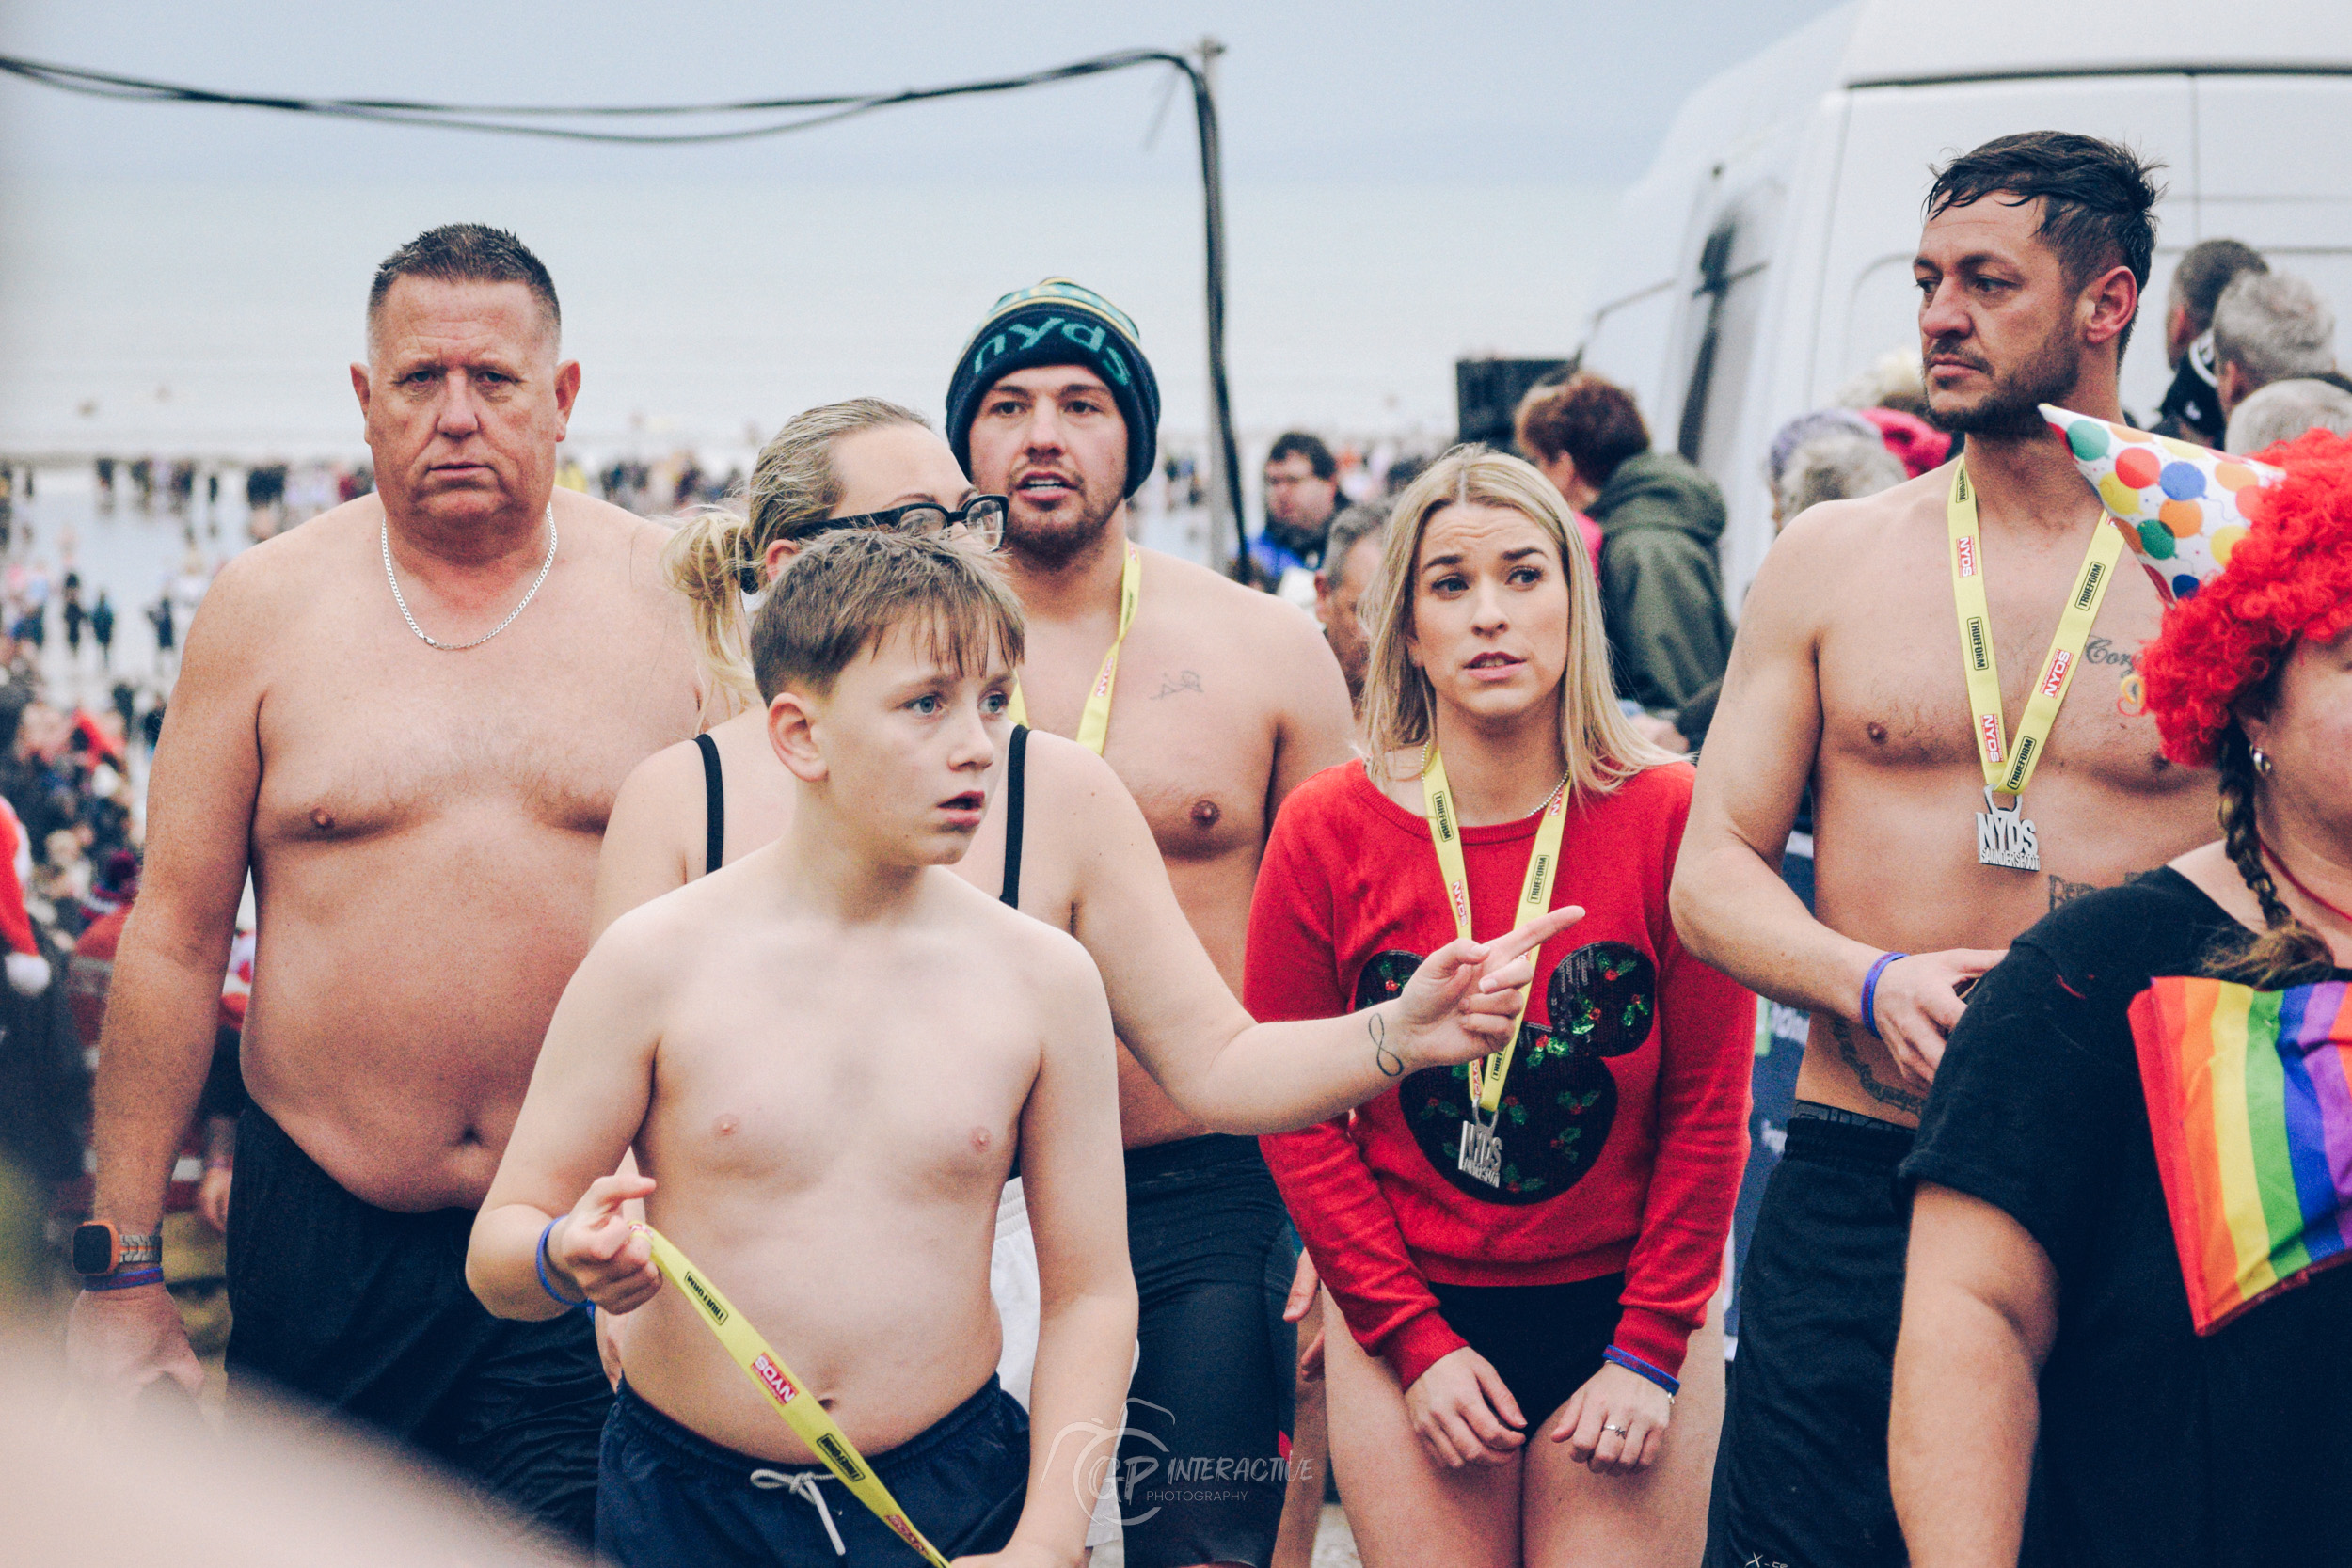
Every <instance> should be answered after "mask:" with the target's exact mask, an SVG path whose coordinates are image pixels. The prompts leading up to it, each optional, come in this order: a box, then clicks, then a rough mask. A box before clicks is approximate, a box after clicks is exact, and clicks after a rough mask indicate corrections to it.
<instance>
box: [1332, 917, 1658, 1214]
mask: <svg viewBox="0 0 2352 1568" xmlns="http://www.w3.org/2000/svg"><path fill="white" fill-rule="evenodd" d="M1421 961H1422V955H1420V954H1417V953H1406V952H1399V951H1396V950H1394V949H1391V950H1389V951H1386V952H1382V953H1379V954H1376V955H1375V956H1374V957H1373V958H1372V959H1371V961H1369V962H1368V963H1366V964H1365V965H1364V968H1363V973H1362V974H1360V975H1359V976H1358V978H1357V982H1356V1006H1359V1007H1369V1006H1372V1005H1373V1004H1375V1003H1377V1002H1386V1001H1388V1000H1389V999H1390V998H1391V997H1393V996H1395V995H1396V994H1397V993H1398V992H1400V991H1402V990H1404V989H1405V982H1406V980H1407V979H1409V978H1410V977H1411V975H1412V973H1413V971H1414V970H1415V969H1416V968H1418V967H1420V964H1421ZM1545 1002H1546V1015H1547V1016H1548V1017H1549V1019H1550V1020H1551V1022H1550V1023H1549V1025H1544V1024H1538V1023H1536V1022H1534V1021H1533V1020H1532V1019H1530V1020H1528V1021H1526V1022H1522V1023H1521V1024H1520V1025H1519V1041H1518V1053H1517V1054H1516V1056H1515V1057H1514V1059H1513V1061H1512V1064H1511V1076H1510V1078H1509V1079H1508V1080H1507V1081H1506V1082H1505V1084H1504V1085H1503V1092H1502V1108H1501V1109H1500V1110H1499V1111H1498V1112H1497V1113H1496V1120H1495V1131H1496V1135H1497V1136H1498V1137H1499V1138H1501V1140H1502V1185H1501V1186H1499V1187H1490V1186H1487V1185H1486V1183H1485V1182H1483V1181H1480V1180H1476V1179H1474V1178H1472V1177H1470V1176H1468V1175H1465V1174H1464V1173H1463V1172H1462V1170H1461V1169H1460V1165H1459V1161H1458V1158H1457V1157H1458V1155H1459V1153H1460V1147H1459V1143H1458V1140H1459V1139H1460V1137H1461V1130H1462V1123H1463V1121H1464V1120H1466V1119H1467V1118H1468V1117H1469V1116H1470V1069H1468V1068H1467V1067H1450V1068H1425V1069H1422V1070H1421V1071H1419V1072H1416V1073H1413V1074H1412V1075H1411V1076H1409V1077H1407V1078H1406V1080H1405V1081H1404V1082H1403V1083H1401V1084H1399V1085H1397V1091H1396V1092H1397V1103H1398V1107H1399V1109H1400V1110H1402V1111H1403V1113H1404V1116H1405V1125H1406V1129H1407V1130H1408V1131H1409V1132H1411V1133H1412V1136H1413V1142H1414V1143H1415V1144H1417V1145H1418V1146H1419V1147H1420V1148H1421V1151H1422V1155H1423V1157H1425V1158H1426V1159H1427V1160H1428V1161H1429V1164H1430V1165H1431V1166H1432V1167H1433V1168H1434V1169H1435V1170H1436V1171H1437V1172H1438V1175H1440V1176H1442V1177H1444V1178H1445V1179H1446V1180H1447V1181H1449V1182H1451V1183H1452V1184H1453V1185H1454V1188H1455V1189H1456V1190H1458V1191H1460V1192H1464V1193H1467V1194H1469V1195H1470V1196H1472V1197H1475V1198H1478V1199H1480V1200H1482V1201H1484V1202H1487V1203H1502V1204H1529V1203H1541V1202H1543V1201H1545V1200H1546V1199H1548V1198H1553V1197H1557V1196H1560V1195H1561V1194H1562V1193H1564V1192H1566V1191H1567V1190H1568V1189H1569V1188H1570V1187H1573V1186H1575V1185H1576V1184H1577V1182H1579V1181H1580V1180H1583V1177H1584V1173H1585V1172H1586V1171H1588V1170H1590V1169H1592V1168H1593V1165H1594V1164H1595V1163H1596V1162H1597V1161H1598V1160H1599V1158H1600V1151H1601V1148H1602V1146H1603V1145H1605V1144H1606V1143H1607V1142H1608V1141H1609V1132H1610V1128H1611V1127H1612V1126H1613V1124H1614V1123H1615V1121H1616V1117H1617V1081H1616V1079H1615V1078H1614V1077H1613V1076H1612V1075H1611V1073H1610V1071H1609V1069H1608V1068H1607V1066H1605V1065H1604V1064H1603V1061H1602V1058H1603V1057H1607V1056H1623V1055H1625V1054H1627V1053H1629V1052H1632V1051H1637V1050H1639V1049H1640V1048H1641V1047H1642V1045H1643V1043H1644V1042H1645V1041H1646V1040H1647V1039H1648V1038H1649V1037H1650V1033H1651V1030H1652V1029H1653V1027H1654V1026H1655V1025H1656V1022H1657V1016H1658V971H1657V968H1656V966H1655V965H1653V964H1652V963H1651V962H1650V960H1649V958H1647V957H1646V956H1645V955H1644V954H1643V953H1642V951H1641V950H1640V949H1639V948H1635V947H1630V946H1628V945H1627V944H1626V943H1624V942H1594V943H1592V944H1591V945H1589V946H1585V947H1580V948H1578V949H1577V950H1576V951H1575V952H1573V953H1571V954H1569V955H1568V956H1567V957H1566V958H1562V959H1561V960H1560V962H1559V963H1558V964H1556V965H1555V966H1553V968H1552V971H1551V979H1550V982H1549V985H1548V986H1547V987H1546V988H1545Z"/></svg>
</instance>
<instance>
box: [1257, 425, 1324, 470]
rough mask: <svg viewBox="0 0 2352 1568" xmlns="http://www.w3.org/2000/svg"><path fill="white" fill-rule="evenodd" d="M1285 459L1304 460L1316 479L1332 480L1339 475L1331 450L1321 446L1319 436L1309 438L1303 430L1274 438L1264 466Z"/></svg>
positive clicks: (1270, 465)
mask: <svg viewBox="0 0 2352 1568" xmlns="http://www.w3.org/2000/svg"><path fill="white" fill-rule="evenodd" d="M1286 457H1303V458H1305V459H1306V460H1307V465H1308V467H1311V468H1313V469H1314V471H1315V477H1316V478H1317V479H1334V478H1337V477H1338V475H1339V471H1340V463H1339V459H1338V458H1336V457H1333V456H1332V455H1331V449H1330V448H1329V447H1327V446H1325V445H1324V444H1323V438H1322V437H1321V436H1310V435H1308V434H1307V433H1306V432H1305V431H1303V430H1293V431H1286V432H1284V433H1283V434H1282V435H1280V436H1276V437H1275V438H1274V446H1273V448H1272V449H1271V450H1270V451H1267V453H1266V454H1265V466H1266V467H1269V468H1271V467H1274V465H1276V464H1277V463H1279V462H1281V461H1282V460H1283V459H1284V458H1286Z"/></svg>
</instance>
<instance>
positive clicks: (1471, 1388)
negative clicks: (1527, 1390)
mask: <svg viewBox="0 0 2352 1568" xmlns="http://www.w3.org/2000/svg"><path fill="white" fill-rule="evenodd" d="M1405 1413H1406V1416H1408V1417H1410V1418H1412V1422H1413V1431H1414V1433H1416V1434H1417V1435H1419V1437H1420V1438H1421V1446H1422V1448H1423V1449H1427V1450H1428V1452H1429V1457H1430V1458H1431V1459H1434V1460H1436V1461H1437V1462H1438V1464H1440V1465H1444V1466H1445V1467H1446V1468H1447V1469H1449V1470H1458V1469H1460V1468H1461V1467H1462V1466H1463V1465H1505V1464H1508V1463H1510V1460H1511V1456H1512V1455H1513V1454H1515V1453H1517V1452H1518V1450H1519V1445H1520V1444H1522V1443H1524V1442H1526V1441H1527V1433H1524V1432H1521V1431H1519V1430H1518V1429H1519V1428H1521V1427H1524V1426H1525V1425H1527V1418H1526V1417H1524V1416H1522V1415H1520V1414H1519V1405H1518V1401H1517V1400H1515V1399H1513V1398H1512V1397H1511V1390H1510V1389H1508V1388H1506V1387H1504V1386H1503V1384H1502V1373H1500V1372H1498V1371H1496V1370H1494V1367H1493V1366H1492V1365H1491V1364H1490V1363H1489V1362H1488V1361H1487V1360H1486V1357H1485V1356H1483V1355H1481V1354H1478V1353H1477V1352H1476V1351H1474V1350H1472V1349H1470V1347H1469V1346H1468V1345H1465V1346H1463V1347H1462V1348H1461V1349H1460V1350H1457V1351H1454V1352H1453V1353H1452V1354H1447V1355H1441V1356H1439V1357H1438V1359H1437V1360H1435V1361H1433V1362H1431V1363H1430V1364H1429V1370H1427V1371H1425V1372H1423V1373H1422V1374H1421V1376H1419V1377H1417V1378H1415V1379H1414V1380H1413V1386H1411V1387H1410V1388H1407V1389H1406V1390H1405Z"/></svg>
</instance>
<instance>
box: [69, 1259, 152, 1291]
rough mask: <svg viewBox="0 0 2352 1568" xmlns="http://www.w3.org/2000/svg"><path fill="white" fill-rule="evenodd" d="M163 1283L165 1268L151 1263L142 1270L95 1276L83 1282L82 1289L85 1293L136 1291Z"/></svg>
mask: <svg viewBox="0 0 2352 1568" xmlns="http://www.w3.org/2000/svg"><path fill="white" fill-rule="evenodd" d="M163 1282H164V1266H163V1265H162V1264H161V1263H149V1264H146V1265H144V1266H142V1267H140V1268H135V1269H119V1270H117V1271H116V1272H115V1273H113V1274H102V1275H94V1276H92V1277H91V1278H88V1279H85V1280H83V1281H82V1289H83V1290H85V1291H135V1290H137V1289H138V1288H139V1287H140V1286H142V1285H161V1284H162V1283H163Z"/></svg>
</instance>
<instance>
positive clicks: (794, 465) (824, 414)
mask: <svg viewBox="0 0 2352 1568" xmlns="http://www.w3.org/2000/svg"><path fill="white" fill-rule="evenodd" d="M901 424H911V425H917V426H920V427H921V428H922V429H925V430H929V429H930V420H926V419H924V418H923V416H922V415H920V414H917V413H915V412H914V410H913V409H911V408H901V407H899V406H898V404H895V403H885V402H883V401H882V399H881V398H851V399H850V401H848V402H847V403H829V404H824V405H823V406H821V407H818V408H812V409H810V410H808V411H807V412H806V413H804V414H800V415H796V416H795V417H794V418H793V419H792V420H791V421H790V422H789V423H787V424H786V426H785V427H784V428H783V429H782V430H779V431H777V432H776V434H775V436H774V437H773V438H772V439H771V440H770V441H769V443H768V444H767V445H766V446H764V447H762V448H760V449H759V459H758V461H757V462H755V464H753V465H752V477H751V479H750V481H749V482H748V483H746V484H745V486H744V488H743V490H742V491H741V492H740V493H739V494H738V495H736V496H733V497H730V498H729V500H730V501H731V502H732V504H731V505H724V506H716V507H711V508H709V509H707V510H706V511H704V512H702V513H700V514H698V515H695V516H692V517H690V518H688V519H687V520H686V521H685V522H684V523H683V524H681V525H680V526H679V528H678V531H676V532H675V533H674V534H672V535H671V536H670V539H669V543H667V544H666V545H664V546H662V547H661V570H662V574H663V576H665V577H667V578H669V581H670V586H671V587H673V588H675V589H676V590H677V591H678V592H679V593H681V594H685V595H686V598H687V601H688V602H689V603H690V604H691V605H692V606H693V610H694V642H695V653H696V655H697V656H698V657H699V658H700V659H701V662H702V666H703V672H704V673H705V674H706V675H707V676H708V677H709V686H710V691H711V702H712V705H714V706H716V707H719V708H721V709H725V710H733V709H738V708H743V707H749V706H750V705H752V704H753V703H755V702H756V701H757V700H758V697H759V688H758V685H757V683H756V682H755V680H754V679H753V676H752V658H751V647H750V642H749V627H748V626H747V624H746V618H745V616H744V613H743V597H744V595H745V594H756V593H758V592H759V591H760V589H761V588H762V587H764V586H765V584H763V583H762V582H761V580H760V574H761V571H762V565H763V562H765V560H766V558H767V554H768V546H771V545H772V544H774V543H775V542H776V541H777V540H779V539H787V538H790V537H791V536H792V535H793V534H794V533H795V532H797V531H800V530H801V529H802V528H803V527H804V526H805V525H807V524H809V523H813V522H817V521H818V520H819V519H822V518H825V517H829V516H831V515H833V509H834V507H836V506H838V505H840V504H841V476H840V474H839V473H838V472H837V471H835V469H834V462H833V448H834V442H835V441H838V440H839V439H840V438H841V437H842V436H850V435H854V434H856V433H857V432H858V431H861V430H874V429H879V428H881V427H882V426H885V425H901ZM721 716H722V717H723V716H724V714H722V715H721Z"/></svg>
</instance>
